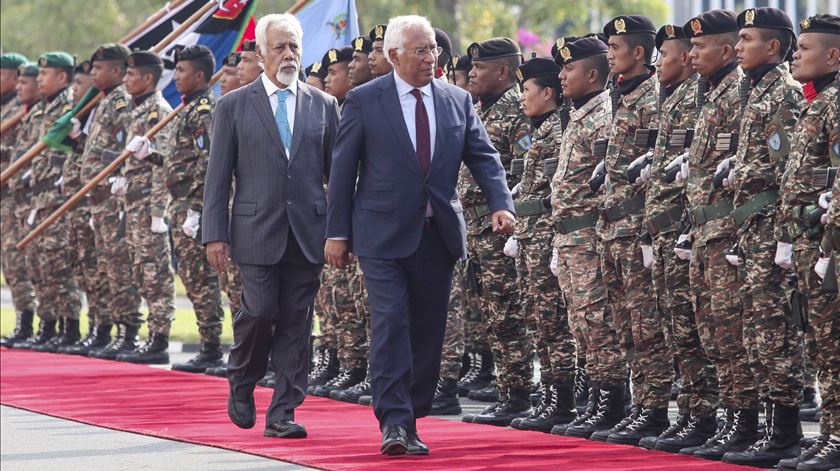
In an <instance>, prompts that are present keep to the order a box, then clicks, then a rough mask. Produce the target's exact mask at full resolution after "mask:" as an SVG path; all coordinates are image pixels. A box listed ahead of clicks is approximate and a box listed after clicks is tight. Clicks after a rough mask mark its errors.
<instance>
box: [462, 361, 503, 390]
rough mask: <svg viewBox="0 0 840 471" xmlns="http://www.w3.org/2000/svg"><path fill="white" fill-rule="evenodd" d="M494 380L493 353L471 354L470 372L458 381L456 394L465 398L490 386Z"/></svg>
mask: <svg viewBox="0 0 840 471" xmlns="http://www.w3.org/2000/svg"><path fill="white" fill-rule="evenodd" d="M494 378H495V376H494V375H493V353H492V352H488V351H476V352H473V354H472V357H471V359H470V370H469V371H468V372H467V374H466V375H464V377H463V378H462V379H461V380H460V381H458V394H460V395H461V396H466V395H467V394H469V393H470V392H471V391H475V390H479V389H484V388H486V387H487V386H489V385H490V382H491V381H493V379H494ZM494 387H495V385H494Z"/></svg>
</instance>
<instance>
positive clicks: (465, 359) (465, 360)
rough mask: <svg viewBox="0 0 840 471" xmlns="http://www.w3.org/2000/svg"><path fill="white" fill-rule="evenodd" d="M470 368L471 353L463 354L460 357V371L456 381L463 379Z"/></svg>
mask: <svg viewBox="0 0 840 471" xmlns="http://www.w3.org/2000/svg"><path fill="white" fill-rule="evenodd" d="M471 366H472V352H464V354H463V355H462V356H461V370H460V371H459V372H458V380H459V381H460V380H461V379H463V378H464V376H466V375H467V373H469V371H470V367H471Z"/></svg>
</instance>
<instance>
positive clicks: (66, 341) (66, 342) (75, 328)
mask: <svg viewBox="0 0 840 471" xmlns="http://www.w3.org/2000/svg"><path fill="white" fill-rule="evenodd" d="M81 339H82V328H81V326H80V323H79V319H69V318H68V319H64V335H63V336H62V337H61V341H60V342H59V343H58V348H57V349H56V352H60V351H61V350H62V349H64V348H66V347H69V346H71V345H75V344H76V342H78V341H80V340H81Z"/></svg>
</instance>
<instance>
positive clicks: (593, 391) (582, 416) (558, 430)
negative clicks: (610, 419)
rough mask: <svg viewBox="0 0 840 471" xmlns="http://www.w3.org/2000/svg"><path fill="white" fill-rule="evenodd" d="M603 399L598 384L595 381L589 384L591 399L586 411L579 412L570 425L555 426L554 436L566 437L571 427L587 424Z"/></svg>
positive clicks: (552, 429) (552, 432)
mask: <svg viewBox="0 0 840 471" xmlns="http://www.w3.org/2000/svg"><path fill="white" fill-rule="evenodd" d="M600 398H601V388H600V387H599V385H598V383H596V382H595V381H590V382H589V398H588V400H587V403H586V409H584V410H583V412H579V413H578V416H577V418H575V420H573V421H571V422H569V423H568V424H559V425H555V426H554V427H552V428H551V434H552V435H566V430H567V429H568V428H569V427H576V426H578V425H581V424H582V423H584V422H586V421H587V420H588V419H589V418H590V417H592V415H593V414H595V411H597V410H598V402H599V399H600Z"/></svg>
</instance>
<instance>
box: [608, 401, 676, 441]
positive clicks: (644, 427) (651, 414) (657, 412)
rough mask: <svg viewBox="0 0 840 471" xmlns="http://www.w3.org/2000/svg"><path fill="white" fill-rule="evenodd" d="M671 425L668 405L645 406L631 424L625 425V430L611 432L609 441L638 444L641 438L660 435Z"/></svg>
mask: <svg viewBox="0 0 840 471" xmlns="http://www.w3.org/2000/svg"><path fill="white" fill-rule="evenodd" d="M670 425H671V422H670V420H668V408H667V407H658V408H649V407H645V408H642V410H641V412H640V413H639V415H638V417H636V419H635V420H633V422H632V423H631V424H630V425H628V426H626V427H624V430H621V431H618V432H615V433H613V434H610V436H609V437H608V438H607V443H617V444H621V445H636V446H638V445H639V441H641V439H643V438H645V437H656V436H659V434H660V433H662V432H664V431H665V430H667V429H668V427H670Z"/></svg>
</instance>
